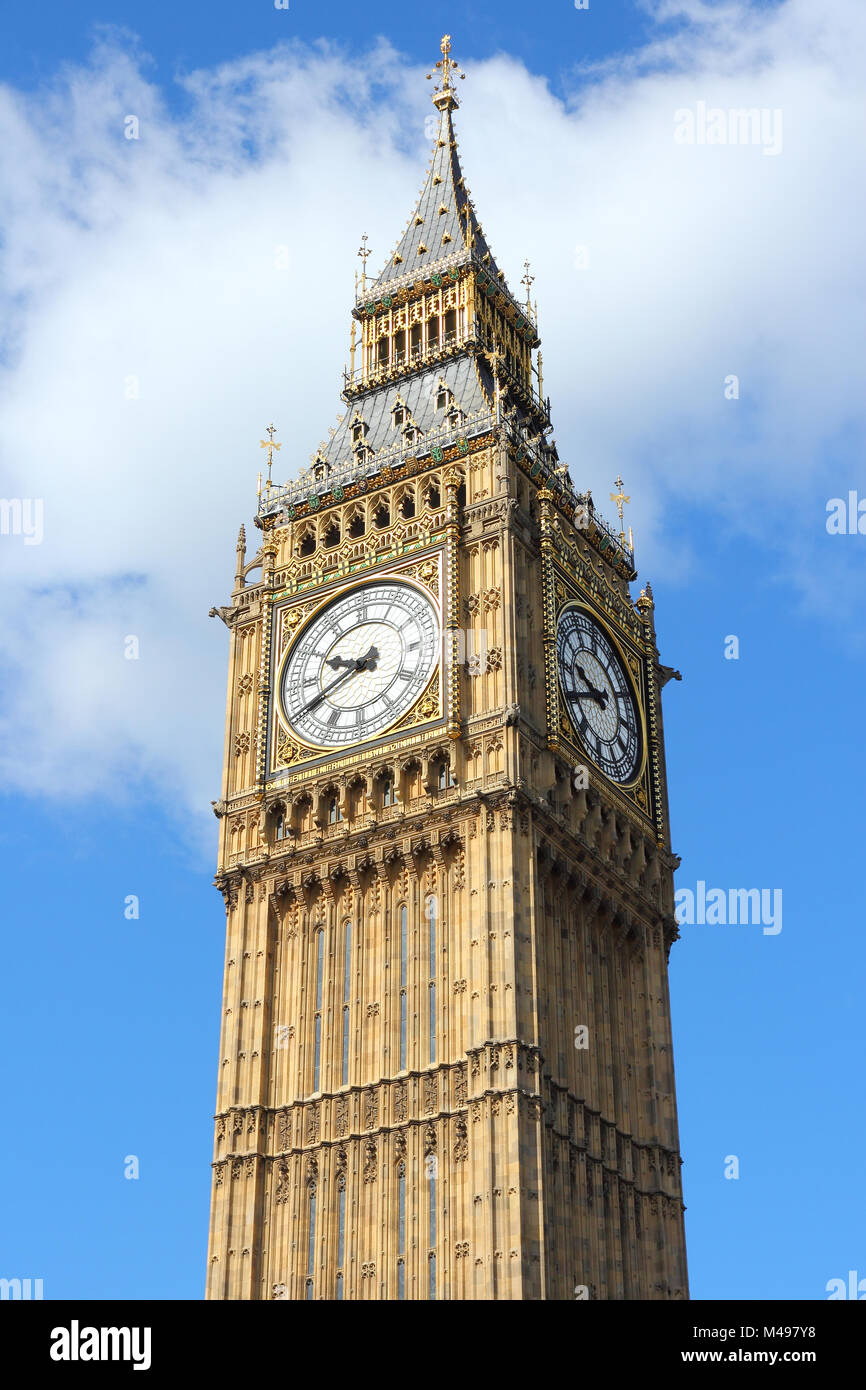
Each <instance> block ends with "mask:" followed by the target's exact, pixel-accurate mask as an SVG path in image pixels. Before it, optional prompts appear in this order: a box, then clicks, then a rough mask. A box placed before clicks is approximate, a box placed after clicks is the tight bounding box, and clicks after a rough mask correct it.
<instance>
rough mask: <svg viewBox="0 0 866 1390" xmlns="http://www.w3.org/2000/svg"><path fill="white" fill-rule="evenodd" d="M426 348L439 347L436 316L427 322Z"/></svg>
mask: <svg viewBox="0 0 866 1390" xmlns="http://www.w3.org/2000/svg"><path fill="white" fill-rule="evenodd" d="M427 346H428V347H431V348H435V347H438V346H439V318H438V315H437V316H435V317H434V318H432V319H428V320H427Z"/></svg>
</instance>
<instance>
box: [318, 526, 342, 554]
mask: <svg viewBox="0 0 866 1390" xmlns="http://www.w3.org/2000/svg"><path fill="white" fill-rule="evenodd" d="M322 544H323V545H324V546H325V547H326V549H328V550H330V549H332V548H333V546H335V545H339V544H340V528H339V526H338V525H337V523H336V521H334V522H332V523H331V525H330V526H329V527H328V529H327V531H326V532H325V535H324V539H323V541H322Z"/></svg>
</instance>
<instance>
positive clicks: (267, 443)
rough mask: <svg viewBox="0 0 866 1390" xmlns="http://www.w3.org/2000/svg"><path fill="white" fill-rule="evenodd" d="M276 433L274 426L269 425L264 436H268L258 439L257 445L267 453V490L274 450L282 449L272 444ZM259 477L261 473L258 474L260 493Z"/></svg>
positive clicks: (278, 445)
mask: <svg viewBox="0 0 866 1390" xmlns="http://www.w3.org/2000/svg"><path fill="white" fill-rule="evenodd" d="M276 432H277V429H276V425H273V424H270V425H268V427H267V429H266V430H265V434H266V435H267V436H268V437H267V439H260V440H259V445H260V447H261V448H262V449H267V451H268V487H269V488H270V486H271V466H272V465H273V461H274V449H282V447H283V446H282V444H275V443H274V435H275V434H276ZM261 476H262V475H261V473H260V474H259V491H261Z"/></svg>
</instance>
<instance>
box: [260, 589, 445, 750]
mask: <svg viewBox="0 0 866 1390" xmlns="http://www.w3.org/2000/svg"><path fill="white" fill-rule="evenodd" d="M438 658H439V618H438V615H437V613H436V609H435V607H434V605H433V603H432V602H431V601H430V599H429V598H427V597H426V595H425V594H423V593H421V592H420V591H419V590H418V589H416V588H415V587H414V586H413V585H411V584H405V583H400V582H399V581H382V582H381V583H379V584H365V585H362V586H361V587H360V588H358V589H355V590H354V591H353V592H352V593H350V594H344V595H342V596H341V597H340V598H336V599H334V600H333V602H331V603H329V604H327V605H326V607H325V608H323V609H322V610H321V612H319V613H318V614H317V615H316V616H315V617H314V618H313V620H312V622H310V623H309V624H308V625H307V626H306V627H305V628H304V629H303V631H302V633H301V635H300V637H299V638H298V640H297V642H296V643H295V644H294V646H293V647H292V649H291V651H290V653H289V657H288V660H287V661H286V664H285V667H284V669H283V678H282V687H281V694H282V703H283V710H284V712H285V714H286V717H287V720H288V723H289V724H290V726H291V728H292V729H293V730H294V732H295V733H296V734H297V735H298V737H299V738H301V739H302V740H303V741H304V742H306V743H311V744H314V745H316V746H318V747H322V748H342V747H346V746H349V745H351V744H355V743H363V742H365V741H366V740H367V739H371V738H374V737H375V735H376V734H380V733H381V732H382V730H383V729H387V728H389V727H390V725H391V724H393V723H394V721H395V720H396V719H399V718H400V716H401V715H403V714H405V713H406V711H407V710H409V709H411V707H412V705H413V704H414V703H415V701H416V700H417V699H418V697H419V696H420V695H421V693H422V691H423V690H424V687H425V686H426V685H427V682H428V681H429V680H430V677H431V676H432V675H433V672H434V670H435V668H436V663H437V661H438Z"/></svg>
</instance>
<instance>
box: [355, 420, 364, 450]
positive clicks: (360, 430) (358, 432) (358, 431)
mask: <svg viewBox="0 0 866 1390" xmlns="http://www.w3.org/2000/svg"><path fill="white" fill-rule="evenodd" d="M365 429H366V426H365V424H364V421H363V420H356V421H355V423H354V424H353V425H352V443H353V444H360V442H361V440H362V439H363V438H364V432H365Z"/></svg>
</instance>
